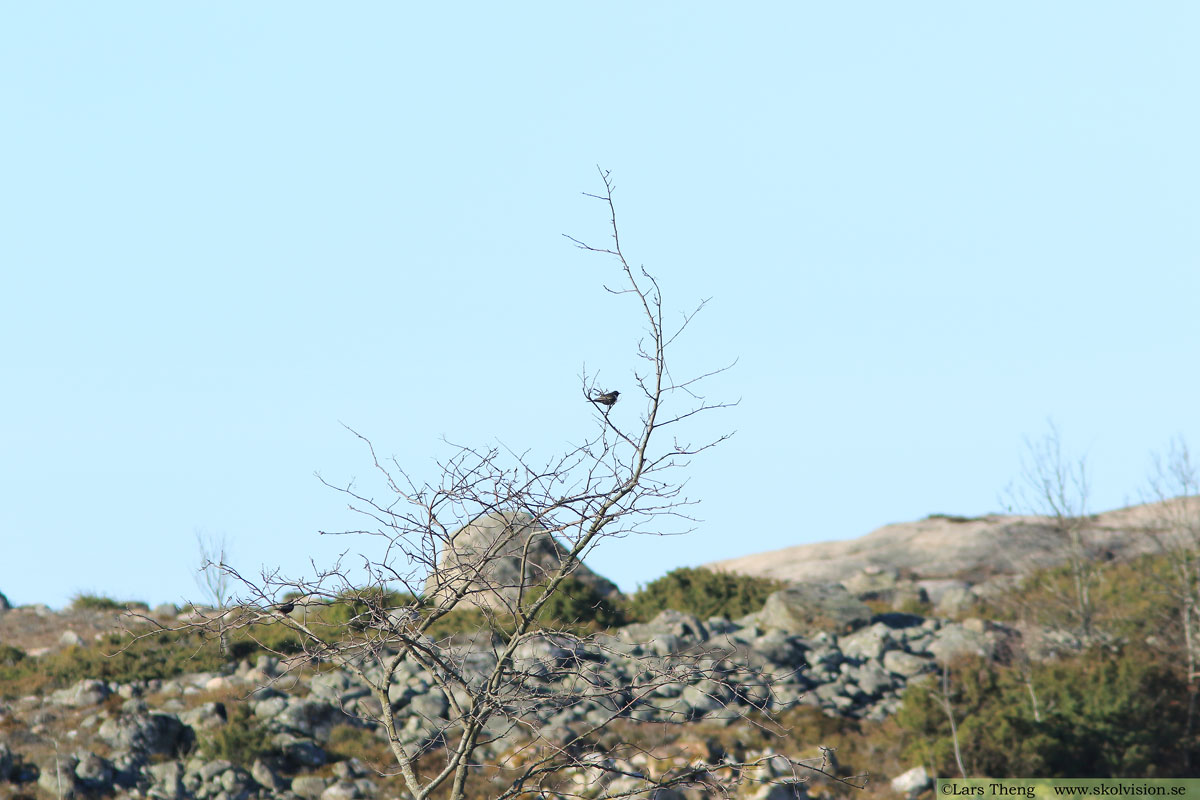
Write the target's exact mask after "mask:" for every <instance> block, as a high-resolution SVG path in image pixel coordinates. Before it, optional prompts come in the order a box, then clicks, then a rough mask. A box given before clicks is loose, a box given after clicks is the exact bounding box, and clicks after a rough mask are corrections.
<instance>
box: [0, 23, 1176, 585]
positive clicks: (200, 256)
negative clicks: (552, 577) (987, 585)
mask: <svg viewBox="0 0 1200 800" xmlns="http://www.w3.org/2000/svg"><path fill="white" fill-rule="evenodd" d="M647 5H651V6H653V7H651V8H647ZM1198 40H1200V11H1198V10H1197V6H1196V5H1195V4H1194V3H1191V2H1177V3H1169V2H1162V3H1153V4H1145V3H1140V4H1131V3H1104V2H1086V3H1085V2H1075V3H1069V2H1063V3H1053V4H1046V3H1013V2H1008V3H991V4H982V3H970V4H967V3H948V2H947V3H924V4H897V3H890V2H871V3H867V2H864V3H854V4H845V3H840V4H819V5H818V4H812V3H769V4H759V5H757V6H753V7H746V6H745V4H743V5H742V6H739V7H734V6H732V5H730V4H706V3H687V4H682V3H678V4H644V3H638V4H631V3H614V2H608V3H603V4H590V5H585V4H563V3H545V4H537V5H530V4H524V5H522V4H518V5H515V6H514V5H512V4H509V5H504V6H495V5H492V4H482V3H481V4H464V5H458V6H447V5H444V4H442V5H438V4H430V5H427V6H424V7H422V8H416V7H409V6H406V5H401V4H394V3H356V4H353V5H352V6H347V5H346V4H339V5H329V4H310V3H295V2H288V3H255V4H238V5H236V6H235V5H232V4H189V5H183V4H174V3H172V4H165V3H164V4H132V3H125V4H114V3H105V4H70V5H69V4H46V3H42V4H32V3H23V4H9V5H7V6H5V7H4V9H3V10H2V11H0V109H2V117H0V119H2V120H3V122H2V124H0V153H2V154H3V155H2V159H3V160H2V162H0V270H2V275H3V282H2V284H0V335H2V341H3V343H4V345H3V346H4V349H3V352H4V367H5V368H4V374H5V381H4V386H3V390H2V391H0V448H2V449H0V454H2V461H0V539H2V545H0V591H3V592H4V593H6V594H7V595H8V597H9V599H10V600H11V601H13V602H17V603H31V602H46V603H49V604H51V605H54V606H59V605H62V604H64V603H66V602H67V601H68V599H69V598H70V596H71V595H72V594H74V593H76V592H79V591H89V592H99V593H104V594H109V595H112V596H115V597H120V598H138V599H144V600H147V601H150V602H162V601H178V600H180V599H182V598H184V597H193V596H195V595H196V590H195V586H194V584H193V583H192V579H191V574H190V568H191V567H192V566H193V565H194V563H195V561H196V557H197V556H196V545H195V539H194V537H195V533H196V531H198V530H199V531H203V532H205V533H207V534H209V535H221V534H224V535H225V536H227V537H228V539H229V540H230V542H231V543H232V546H233V551H234V556H235V559H234V560H235V563H238V564H239V565H242V566H244V567H246V568H248V569H251V570H252V569H254V568H256V567H257V566H258V565H260V564H282V565H283V566H284V567H285V569H288V570H291V571H297V570H300V569H302V568H303V567H304V566H305V564H306V561H307V559H308V557H309V556H312V557H314V558H316V559H317V560H318V561H319V562H323V561H326V560H328V559H329V558H330V557H331V556H332V555H333V554H335V553H336V552H338V551H339V549H340V547H342V546H344V545H345V544H346V543H345V541H344V540H343V541H330V540H328V539H325V540H322V539H320V538H319V537H318V536H317V535H316V533H315V532H316V531H317V530H318V529H331V528H338V527H339V526H344V525H345V524H348V520H347V518H346V515H345V514H344V513H343V511H342V509H343V506H344V504H343V503H342V500H341V498H340V497H339V496H338V495H336V494H334V493H333V492H331V491H329V490H327V489H325V488H323V487H322V486H320V485H319V483H318V482H317V480H316V479H315V478H314V477H313V473H314V471H320V472H321V473H322V475H324V476H325V477H327V478H329V479H330V480H332V481H334V482H340V481H344V480H347V479H349V478H351V477H353V476H356V475H358V476H362V475H365V474H366V473H367V472H368V463H367V460H366V458H365V453H364V452H363V451H362V450H361V448H360V447H358V445H357V443H356V442H355V441H354V440H353V439H352V438H351V437H350V436H349V435H348V434H347V433H346V432H345V431H344V430H343V429H342V427H341V426H340V423H341V422H344V423H346V424H348V425H351V426H353V427H355V428H356V429H358V430H360V431H362V432H363V433H365V434H368V435H370V436H371V437H372V438H373V439H374V440H375V442H376V444H377V446H378V447H379V449H380V450H381V451H383V452H384V453H388V454H392V453H394V454H396V456H397V457H398V458H399V459H400V460H401V461H402V462H404V463H405V464H407V465H410V466H411V467H412V468H413V470H414V471H415V472H417V473H418V474H420V473H421V471H422V470H425V471H427V470H428V469H429V467H430V465H431V463H432V459H433V458H434V457H435V456H437V455H439V454H444V450H443V449H442V448H441V446H440V445H439V439H440V437H441V436H442V435H443V434H444V435H445V436H447V437H449V438H451V439H453V440H455V441H460V442H466V443H481V444H486V443H488V442H490V441H493V440H495V439H497V438H498V439H501V440H502V441H504V442H505V443H507V444H509V445H510V446H512V447H514V448H516V449H524V448H532V449H533V451H534V452H535V453H550V452H552V451H554V449H556V448H560V447H562V445H563V444H564V443H565V442H568V441H577V440H578V438H579V432H580V431H581V430H584V429H586V426H587V425H588V424H589V409H588V408H587V407H586V405H585V404H583V403H582V402H581V401H580V399H579V385H578V377H577V376H578V374H579V371H580V368H581V366H582V364H583V363H584V362H585V361H586V362H587V364H588V366H589V367H593V368H599V369H600V370H601V374H602V378H604V382H605V383H606V384H608V385H611V386H612V387H613V388H620V387H623V386H626V385H627V384H628V383H629V377H628V376H629V369H630V366H631V362H630V360H629V358H628V350H629V345H630V344H631V343H632V340H633V339H634V337H635V334H636V331H634V330H631V329H628V328H627V326H625V325H624V324H618V325H610V323H609V320H614V321H616V322H621V323H624V321H625V320H627V319H628V317H626V316H624V315H623V314H622V313H620V312H619V311H617V310H616V307H615V306H614V305H613V303H612V300H611V298H609V297H607V296H606V295H605V294H604V293H603V292H602V291H601V290H600V284H601V282H602V281H603V280H604V278H605V276H606V275H608V274H609V270H611V268H612V267H611V265H610V264H608V263H607V262H605V261H603V260H601V259H599V258H596V257H592V256H589V255H588V254H585V253H582V252H580V251H577V250H575V249H572V247H571V246H570V244H569V243H568V242H567V241H566V240H564V239H563V238H562V236H561V234H563V233H569V234H572V235H576V236H580V237H583V238H590V239H602V237H603V234H604V222H605V219H604V216H603V209H601V208H600V207H599V206H597V205H596V204H595V203H594V202H591V201H588V200H586V198H583V197H582V196H581V194H580V193H581V192H584V191H596V190H597V189H598V188H599V184H598V181H597V177H596V173H595V165H596V164H601V165H603V166H604V167H606V168H608V169H611V170H613V172H614V175H615V177H616V181H617V184H618V194H617V200H618V203H619V213H620V214H621V216H622V228H623V234H624V237H625V239H624V242H625V245H626V248H627V252H628V254H629V255H630V257H631V258H632V259H633V260H635V261H636V262H639V263H644V264H645V265H647V266H648V267H649V268H651V269H652V270H653V271H654V272H656V274H657V275H658V276H659V277H660V279H661V282H662V284H663V286H664V289H665V292H666V297H667V302H668V305H669V306H670V307H672V308H674V309H677V310H683V309H685V308H687V307H688V306H690V305H692V304H693V303H694V302H695V301H697V300H699V299H701V298H706V297H711V298H712V303H711V305H710V307H709V308H708V309H706V311H705V313H704V314H703V315H702V316H701V317H700V318H699V319H698V320H697V323H696V324H697V327H696V328H695V331H694V333H693V334H692V336H691V339H690V340H689V343H688V344H687V345H686V346H685V347H684V349H683V352H681V365H684V366H686V365H696V366H712V365H716V364H720V363H722V362H725V361H728V360H732V359H733V358H735V357H736V358H740V362H739V363H738V365H737V367H736V369H734V370H733V371H732V372H730V373H728V374H726V375H724V376H722V378H721V379H720V380H719V381H718V383H717V385H716V386H715V387H714V391H715V392H716V393H717V394H720V395H723V396H726V397H731V398H738V397H740V398H741V399H742V403H741V405H740V406H739V407H738V408H736V409H735V410H733V411H730V412H728V413H727V414H726V415H725V416H724V417H723V418H722V419H720V420H716V419H714V420H712V422H713V424H714V425H715V426H718V427H720V426H724V427H727V428H734V429H737V431H738V433H737V435H736V436H735V437H734V439H733V440H732V441H730V442H729V443H728V444H726V445H725V446H723V447H722V448H721V449H720V450H718V451H715V452H712V453H710V454H708V455H707V456H706V457H704V458H703V459H701V460H699V461H698V462H697V463H696V464H695V465H694V467H693V469H692V472H691V483H690V485H689V487H688V493H689V495H691V496H694V497H697V498H699V499H701V500H702V501H703V502H702V505H701V506H700V508H699V509H698V512H697V513H698V514H699V516H700V517H702V519H703V522H702V524H701V525H700V526H699V528H698V530H697V531H696V532H695V533H693V534H692V535H691V536H690V538H687V539H674V538H673V539H627V540H623V541H619V542H614V543H612V545H611V546H610V547H609V548H608V549H607V550H604V551H602V552H600V553H598V554H597V556H596V557H595V558H594V559H593V560H592V561H591V564H592V565H593V566H594V567H595V568H596V569H598V570H599V571H601V572H603V573H605V574H607V575H609V576H610V577H612V578H613V579H615V580H617V581H618V582H619V583H620V584H621V586H622V587H623V588H625V589H633V588H635V587H636V585H637V584H638V583H639V582H646V581H648V580H650V579H653V578H655V577H657V576H659V575H661V574H663V573H665V572H666V571H668V570H669V569H671V568H674V567H676V566H681V565H695V564H700V563H704V562H706V561H710V560H714V559H718V558H725V557H732V556H738V555H745V554H747V553H752V552H758V551H763V550H768V549H773V548H778V547H785V546H788V545H792V544H798V543H802V542H810V541H817V540H823V539H831V538H844V537H850V536H857V535H860V534H863V533H866V532H868V531H870V530H871V529H873V528H875V527H877V526H879V525H881V524H884V523H887V522H894V521H901V520H908V519H914V518H918V517H921V516H924V515H926V514H929V513H933V512H947V513H958V514H977V513H984V512H987V511H992V510H996V509H997V508H998V507H999V501H998V495H999V493H1000V492H1001V491H1002V489H1003V488H1004V486H1005V484H1006V483H1008V482H1009V481H1010V480H1011V479H1012V478H1013V476H1014V475H1015V474H1016V472H1017V471H1018V469H1019V457H1020V452H1021V447H1022V438H1023V437H1024V436H1026V435H1035V436H1036V435H1038V434H1040V433H1041V432H1042V431H1043V430H1044V429H1045V420H1046V419H1047V417H1053V418H1054V419H1055V420H1057V422H1058V423H1059V425H1060V426H1061V428H1062V429H1063V432H1064V434H1065V436H1066V439H1067V443H1068V445H1069V446H1070V447H1072V448H1073V449H1076V450H1079V451H1083V450H1086V451H1087V453H1088V456H1089V459H1090V462H1091V466H1092V468H1093V472H1094V503H1093V505H1094V506H1095V507H1096V508H1105V507H1114V506H1118V505H1122V504H1123V503H1124V502H1125V501H1126V500H1133V499H1136V497H1137V492H1138V487H1139V484H1140V482H1141V481H1142V480H1143V478H1144V476H1145V474H1146V471H1147V470H1146V465H1147V456H1148V453H1149V452H1150V451H1151V450H1154V449H1162V448H1163V447H1165V445H1166V442H1167V440H1168V439H1169V438H1170V437H1171V436H1173V435H1177V434H1182V435H1184V436H1185V437H1187V438H1189V439H1190V440H1191V441H1192V442H1193V444H1194V446H1200V444H1195V443H1200V420H1198V419H1197V398H1198V397H1200V370H1198V369H1197V361H1198V359H1197V355H1198V351H1200V315H1198V313H1197V312H1198V299H1200V263H1198V256H1197V252H1198V247H1197V245H1198V244H1200V235H1198V233H1197V231H1198V230H1200V229H1198V228H1197V224H1196V220H1197V213H1198V212H1200V202H1198V189H1197V187H1198V186H1200V157H1198V156H1197V146H1196V142H1198V141H1200V111H1198V108H1200V105H1198V104H1197V102H1196V99H1197V82H1198V81H1197V79H1198V78H1200V50H1198V49H1197V48H1196V46H1195V43H1196V42H1197V41H1198ZM610 327H615V328H616V330H613V331H610V330H609V328H610ZM621 408H622V407H621V406H618V409H621ZM632 410H633V409H629V413H632ZM718 427H714V428H712V429H711V430H713V431H716V430H717V429H718ZM700 433H701V435H702V433H703V431H701V432H700Z"/></svg>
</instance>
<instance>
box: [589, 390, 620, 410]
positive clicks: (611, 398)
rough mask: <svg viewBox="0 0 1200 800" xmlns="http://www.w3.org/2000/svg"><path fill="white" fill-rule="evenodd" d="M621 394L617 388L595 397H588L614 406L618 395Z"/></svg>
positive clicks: (604, 404) (593, 401)
mask: <svg viewBox="0 0 1200 800" xmlns="http://www.w3.org/2000/svg"><path fill="white" fill-rule="evenodd" d="M619 394H620V392H618V391H616V390H613V391H611V392H604V393H603V394H598V395H596V396H595V397H590V398H588V401H589V402H592V403H599V404H600V405H602V406H608V407H609V408H612V407H613V406H614V405H615V404H616V402H617V395H619Z"/></svg>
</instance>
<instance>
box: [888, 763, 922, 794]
mask: <svg viewBox="0 0 1200 800" xmlns="http://www.w3.org/2000/svg"><path fill="white" fill-rule="evenodd" d="M929 784H930V780H929V772H928V771H926V769H925V767H913V768H912V769H910V770H909V771H908V772H905V773H903V774H902V775H897V776H896V777H894V778H892V789H893V790H894V791H896V792H900V793H901V794H905V795H909V796H912V795H916V794H920V793H921V792H923V791H925V789H927V788H928V787H929Z"/></svg>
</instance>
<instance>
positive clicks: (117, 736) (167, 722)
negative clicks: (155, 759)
mask: <svg viewBox="0 0 1200 800" xmlns="http://www.w3.org/2000/svg"><path fill="white" fill-rule="evenodd" d="M97 735H98V736H99V737H100V738H101V739H103V740H104V741H105V742H106V743H107V744H108V746H109V747H111V748H112V749H114V750H134V751H137V752H139V753H144V754H146V755H173V754H174V753H176V752H177V751H180V750H182V749H184V748H186V747H188V746H189V745H191V743H192V742H193V741H194V740H195V735H194V734H193V732H192V729H191V728H189V727H187V726H186V725H184V724H183V723H182V722H180V721H179V718H178V717H176V716H175V715H174V714H122V715H121V716H120V717H117V718H115V719H110V720H106V721H105V722H104V724H103V725H101V726H100V730H99V731H97Z"/></svg>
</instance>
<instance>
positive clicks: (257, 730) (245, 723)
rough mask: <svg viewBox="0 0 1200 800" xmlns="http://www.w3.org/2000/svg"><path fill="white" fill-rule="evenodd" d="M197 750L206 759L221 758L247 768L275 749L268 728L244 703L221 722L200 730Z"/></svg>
mask: <svg viewBox="0 0 1200 800" xmlns="http://www.w3.org/2000/svg"><path fill="white" fill-rule="evenodd" d="M198 750H199V753H200V756H201V758H203V759H204V760H205V761H215V760H217V759H224V760H226V761H231V762H233V763H234V764H237V765H238V766H241V767H247V768H249V767H250V766H252V765H253V764H254V761H255V759H257V758H260V757H262V756H265V755H269V754H271V753H273V752H275V748H274V746H273V745H272V744H271V734H270V732H269V731H268V730H267V729H266V727H265V726H264V725H262V724H261V723H260V722H259V720H258V718H257V717H255V716H254V713H253V712H252V711H251V710H250V708H249V706H246V705H244V704H241V705H238V706H236V707H235V708H234V710H233V713H232V714H231V715H230V716H229V719H228V720H227V721H226V723H225V724H224V725H222V726H220V727H219V728H214V729H213V730H211V731H209V732H208V733H205V734H203V735H202V736H201V737H200V742H199V747H198Z"/></svg>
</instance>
